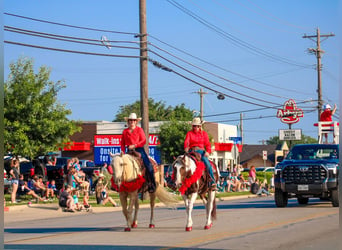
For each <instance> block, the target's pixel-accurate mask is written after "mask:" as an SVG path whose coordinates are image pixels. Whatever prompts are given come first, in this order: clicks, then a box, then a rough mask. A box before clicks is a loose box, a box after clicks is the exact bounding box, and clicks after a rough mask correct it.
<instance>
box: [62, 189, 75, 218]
mask: <svg viewBox="0 0 342 250" xmlns="http://www.w3.org/2000/svg"><path fill="white" fill-rule="evenodd" d="M70 192H71V186H70V185H67V186H66V188H65V190H64V191H63V192H62V193H61V195H60V197H59V205H60V206H61V207H62V208H64V209H65V211H70V212H75V203H74V199H73V197H72V196H71V194H70Z"/></svg>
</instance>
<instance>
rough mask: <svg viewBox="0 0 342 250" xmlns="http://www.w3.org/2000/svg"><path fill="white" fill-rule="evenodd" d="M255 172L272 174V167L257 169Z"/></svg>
mask: <svg viewBox="0 0 342 250" xmlns="http://www.w3.org/2000/svg"><path fill="white" fill-rule="evenodd" d="M255 171H256V172H273V173H274V167H258V168H255Z"/></svg>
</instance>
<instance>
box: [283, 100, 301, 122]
mask: <svg viewBox="0 0 342 250" xmlns="http://www.w3.org/2000/svg"><path fill="white" fill-rule="evenodd" d="M277 117H278V118H280V120H281V121H282V122H283V123H287V124H292V123H297V122H299V118H301V117H304V113H303V110H302V109H300V108H297V104H296V102H295V101H294V100H293V99H289V100H287V101H286V102H285V103H284V107H283V109H278V111H277Z"/></svg>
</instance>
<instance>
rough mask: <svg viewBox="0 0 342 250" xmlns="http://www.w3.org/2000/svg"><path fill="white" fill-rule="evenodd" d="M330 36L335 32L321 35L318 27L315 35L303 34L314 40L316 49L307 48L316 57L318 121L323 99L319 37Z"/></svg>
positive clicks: (322, 51)
mask: <svg viewBox="0 0 342 250" xmlns="http://www.w3.org/2000/svg"><path fill="white" fill-rule="evenodd" d="M330 36H335V34H333V33H330V34H326V35H321V34H320V31H319V28H317V30H316V35H311V36H307V35H304V36H303V38H309V39H310V40H312V41H314V42H316V49H313V48H309V49H308V50H309V52H310V53H315V55H316V58H317V67H316V69H317V94H318V100H317V104H318V105H317V108H318V121H319V120H320V115H321V112H322V104H323V100H322V78H321V71H322V65H321V57H322V56H321V54H323V53H324V50H321V37H325V39H327V38H328V37H330ZM315 39H316V40H315Z"/></svg>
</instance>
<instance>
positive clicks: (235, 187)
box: [231, 173, 241, 192]
mask: <svg viewBox="0 0 342 250" xmlns="http://www.w3.org/2000/svg"><path fill="white" fill-rule="evenodd" d="M231 180H232V186H233V189H232V190H233V191H234V192H240V189H241V182H240V181H239V179H238V178H237V176H236V173H232V177H231Z"/></svg>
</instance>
